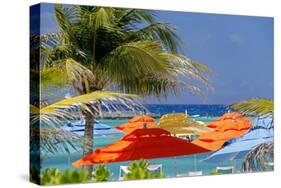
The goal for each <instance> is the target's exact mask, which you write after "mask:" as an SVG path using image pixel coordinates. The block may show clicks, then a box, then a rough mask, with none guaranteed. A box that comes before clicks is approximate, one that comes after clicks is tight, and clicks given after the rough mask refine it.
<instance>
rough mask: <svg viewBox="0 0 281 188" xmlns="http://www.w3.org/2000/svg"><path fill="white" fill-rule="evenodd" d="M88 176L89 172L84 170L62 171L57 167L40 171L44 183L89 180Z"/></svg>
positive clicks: (41, 180)
mask: <svg viewBox="0 0 281 188" xmlns="http://www.w3.org/2000/svg"><path fill="white" fill-rule="evenodd" d="M88 178H89V174H88V172H87V171H83V170H73V169H70V170H66V171H60V170H59V169H57V168H47V169H45V170H44V171H42V172H41V173H40V182H41V184H42V185H55V184H66V183H82V182H89V179H88Z"/></svg>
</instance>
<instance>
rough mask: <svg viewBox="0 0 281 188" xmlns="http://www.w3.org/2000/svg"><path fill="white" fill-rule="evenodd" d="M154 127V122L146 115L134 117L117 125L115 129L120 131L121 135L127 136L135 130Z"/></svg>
mask: <svg viewBox="0 0 281 188" xmlns="http://www.w3.org/2000/svg"><path fill="white" fill-rule="evenodd" d="M155 125H156V122H155V120H154V119H153V118H152V117H150V116H147V115H146V116H135V117H133V118H132V119H130V120H129V121H128V122H127V123H124V124H122V125H119V126H117V127H115V128H116V129H118V130H120V131H122V132H123V133H126V134H128V133H130V132H132V131H134V130H136V129H141V128H143V127H144V126H146V127H151V126H155Z"/></svg>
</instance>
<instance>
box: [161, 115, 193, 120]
mask: <svg viewBox="0 0 281 188" xmlns="http://www.w3.org/2000/svg"><path fill="white" fill-rule="evenodd" d="M188 118H189V115H188V114H184V113H170V114H165V115H163V116H162V117H161V118H160V121H164V120H171V119H176V120H186V119H188Z"/></svg>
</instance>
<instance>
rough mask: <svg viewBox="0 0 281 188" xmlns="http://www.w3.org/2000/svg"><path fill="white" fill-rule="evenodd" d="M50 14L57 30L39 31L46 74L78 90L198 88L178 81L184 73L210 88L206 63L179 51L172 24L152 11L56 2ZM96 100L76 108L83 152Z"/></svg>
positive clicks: (142, 91) (139, 91)
mask: <svg viewBox="0 0 281 188" xmlns="http://www.w3.org/2000/svg"><path fill="white" fill-rule="evenodd" d="M55 16H56V21H57V24H58V27H59V32H58V33H49V34H47V35H42V36H41V44H42V50H41V55H42V59H43V60H44V61H42V62H43V63H42V65H41V66H42V67H43V70H46V72H47V74H46V75H45V76H46V77H49V76H48V75H50V74H52V76H51V77H49V78H51V80H55V82H56V83H58V82H60V81H61V82H63V83H65V84H68V85H71V86H72V87H73V88H74V89H75V91H76V92H77V95H85V94H90V93H92V92H97V91H104V90H105V89H107V90H112V89H114V90H119V91H120V92H125V93H133V94H138V95H142V96H144V95H154V96H158V97H159V96H161V95H164V96H166V95H167V94H168V93H169V92H173V93H174V94H176V93H177V91H178V90H179V89H188V90H189V91H191V92H192V93H200V94H202V93H203V92H202V91H201V88H200V87H198V86H196V85H194V84H193V83H194V82H189V81H186V79H182V80H180V78H185V77H187V78H191V79H196V80H199V81H201V82H202V83H204V84H205V85H206V86H207V87H208V88H211V86H210V84H209V81H208V79H207V78H206V74H207V73H208V69H207V67H206V66H205V65H203V64H200V63H197V62H195V61H193V60H191V59H189V58H187V57H185V56H183V55H180V54H178V50H179V44H180V43H181V42H180V39H179V37H178V36H177V34H176V29H175V27H174V26H172V25H171V24H167V23H160V22H158V21H156V20H155V15H154V13H153V12H151V11H148V10H138V9H123V8H109V7H88V6H67V7H63V6H62V5H56V6H55ZM57 73H59V74H57ZM58 76H59V77H58ZM56 77H57V78H56ZM65 81H67V82H65ZM99 105H101V104H99V103H95V104H94V105H90V104H84V106H83V107H82V108H81V110H82V113H83V116H84V118H85V120H86V124H85V135H84V148H83V150H84V152H83V153H84V155H87V154H89V153H91V152H92V151H93V122H94V117H96V116H97V115H98V112H99Z"/></svg>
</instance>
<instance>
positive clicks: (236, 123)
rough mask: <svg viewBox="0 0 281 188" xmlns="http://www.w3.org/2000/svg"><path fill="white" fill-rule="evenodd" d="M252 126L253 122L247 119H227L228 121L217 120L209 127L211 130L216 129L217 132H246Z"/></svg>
mask: <svg viewBox="0 0 281 188" xmlns="http://www.w3.org/2000/svg"><path fill="white" fill-rule="evenodd" d="M250 126H251V121H250V120H249V119H247V118H240V119H236V120H231V119H226V120H216V121H214V122H212V123H210V124H209V125H208V127H209V128H214V129H215V130H220V131H227V130H238V131H239V130H245V129H249V128H250Z"/></svg>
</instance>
